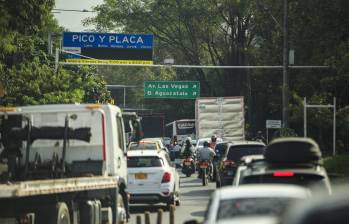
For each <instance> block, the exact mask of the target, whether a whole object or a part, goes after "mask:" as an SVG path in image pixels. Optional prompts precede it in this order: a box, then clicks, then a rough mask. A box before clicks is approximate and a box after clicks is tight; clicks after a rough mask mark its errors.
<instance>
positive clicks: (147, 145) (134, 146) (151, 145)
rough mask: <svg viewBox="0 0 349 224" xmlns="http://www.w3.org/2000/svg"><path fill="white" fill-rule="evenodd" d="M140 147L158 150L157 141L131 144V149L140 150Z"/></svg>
mask: <svg viewBox="0 0 349 224" xmlns="http://www.w3.org/2000/svg"><path fill="white" fill-rule="evenodd" d="M139 149H143V150H144V149H145V150H156V149H157V147H156V143H141V144H137V143H134V144H132V145H130V150H139Z"/></svg>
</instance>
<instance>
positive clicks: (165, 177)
mask: <svg viewBox="0 0 349 224" xmlns="http://www.w3.org/2000/svg"><path fill="white" fill-rule="evenodd" d="M170 181H171V173H169V172H165V173H164V175H163V176H162V181H161V183H168V182H170Z"/></svg>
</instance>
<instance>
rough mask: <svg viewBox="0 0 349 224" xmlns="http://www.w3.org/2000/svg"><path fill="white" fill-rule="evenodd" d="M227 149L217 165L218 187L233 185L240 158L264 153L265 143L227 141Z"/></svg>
mask: <svg viewBox="0 0 349 224" xmlns="http://www.w3.org/2000/svg"><path fill="white" fill-rule="evenodd" d="M226 149H227V150H225V153H224V154H223V156H222V157H221V159H220V161H219V164H218V165H217V167H218V169H217V178H216V186H217V187H221V186H225V185H231V184H232V182H233V178H234V176H235V173H236V168H237V167H238V165H239V164H240V159H241V158H242V157H244V156H248V155H262V154H263V153H264V149H265V145H264V144H263V143H262V142H257V141H239V142H233V143H227V145H226Z"/></svg>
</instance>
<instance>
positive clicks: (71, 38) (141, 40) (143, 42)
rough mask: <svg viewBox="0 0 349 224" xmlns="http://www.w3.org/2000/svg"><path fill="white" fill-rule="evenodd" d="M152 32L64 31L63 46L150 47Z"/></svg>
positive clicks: (151, 44)
mask: <svg viewBox="0 0 349 224" xmlns="http://www.w3.org/2000/svg"><path fill="white" fill-rule="evenodd" d="M153 39H154V36H153V35H152V34H113V33H85V32H82V33H81V32H64V33H63V47H77V48H122V49H132V48H133V49H152V48H153Z"/></svg>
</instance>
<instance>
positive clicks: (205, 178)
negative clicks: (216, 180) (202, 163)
mask: <svg viewBox="0 0 349 224" xmlns="http://www.w3.org/2000/svg"><path fill="white" fill-rule="evenodd" d="M201 177H202V186H206V185H207V176H206V169H202V172H201Z"/></svg>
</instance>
